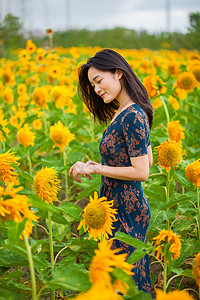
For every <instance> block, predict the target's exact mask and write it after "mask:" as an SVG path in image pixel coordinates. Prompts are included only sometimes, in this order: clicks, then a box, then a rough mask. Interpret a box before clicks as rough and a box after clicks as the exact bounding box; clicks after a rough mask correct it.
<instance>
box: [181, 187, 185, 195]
mask: <svg viewBox="0 0 200 300" xmlns="http://www.w3.org/2000/svg"><path fill="white" fill-rule="evenodd" d="M184 194H185V187H184V186H183V185H182V195H184Z"/></svg>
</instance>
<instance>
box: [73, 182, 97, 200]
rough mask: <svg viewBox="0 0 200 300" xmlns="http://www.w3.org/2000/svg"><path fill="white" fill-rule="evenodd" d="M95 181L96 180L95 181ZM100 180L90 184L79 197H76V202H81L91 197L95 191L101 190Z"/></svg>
mask: <svg viewBox="0 0 200 300" xmlns="http://www.w3.org/2000/svg"><path fill="white" fill-rule="evenodd" d="M93 180H94V179H93ZM100 184H101V182H100V179H97V180H96V181H93V182H91V183H90V184H89V186H88V187H87V188H85V189H84V190H83V191H82V192H81V193H80V194H79V195H78V197H76V200H80V199H83V198H86V197H88V196H90V195H91V194H92V193H93V192H94V191H96V190H99V187H100Z"/></svg>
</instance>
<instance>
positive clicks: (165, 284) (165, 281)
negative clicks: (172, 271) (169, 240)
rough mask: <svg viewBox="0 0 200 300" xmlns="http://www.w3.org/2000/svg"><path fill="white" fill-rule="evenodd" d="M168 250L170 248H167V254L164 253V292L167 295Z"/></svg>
mask: <svg viewBox="0 0 200 300" xmlns="http://www.w3.org/2000/svg"><path fill="white" fill-rule="evenodd" d="M167 249H168V247H167V246H165V253H164V276H163V277H164V278H163V291H164V292H165V293H166V291H167Z"/></svg>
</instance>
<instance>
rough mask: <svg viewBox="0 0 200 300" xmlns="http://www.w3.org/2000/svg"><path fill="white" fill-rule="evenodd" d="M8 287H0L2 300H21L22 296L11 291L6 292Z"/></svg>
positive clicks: (0, 298)
mask: <svg viewBox="0 0 200 300" xmlns="http://www.w3.org/2000/svg"><path fill="white" fill-rule="evenodd" d="M6 288H7V287H6V286H5V284H4V286H2V287H1V286H0V300H5V299H6V300H21V299H22V297H21V295H19V294H18V295H17V294H16V292H14V291H13V292H11V291H6V290H5V289H6Z"/></svg>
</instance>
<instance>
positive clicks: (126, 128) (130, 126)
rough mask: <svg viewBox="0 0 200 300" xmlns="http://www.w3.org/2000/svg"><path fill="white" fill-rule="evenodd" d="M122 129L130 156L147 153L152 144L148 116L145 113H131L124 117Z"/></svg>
mask: <svg viewBox="0 0 200 300" xmlns="http://www.w3.org/2000/svg"><path fill="white" fill-rule="evenodd" d="M122 129H123V134H124V138H125V142H126V145H127V150H128V154H129V157H139V156H143V155H146V154H147V147H148V146H149V145H150V139H149V136H150V130H149V126H148V120H147V118H146V117H145V116H144V115H143V114H137V113H129V114H127V115H125V116H124V118H123V122H122Z"/></svg>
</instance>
